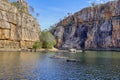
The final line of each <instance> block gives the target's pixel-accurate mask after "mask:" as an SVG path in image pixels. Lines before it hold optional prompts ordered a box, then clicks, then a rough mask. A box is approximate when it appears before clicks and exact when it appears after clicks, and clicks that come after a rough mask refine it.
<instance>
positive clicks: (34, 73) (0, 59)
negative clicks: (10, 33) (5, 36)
mask: <svg viewBox="0 0 120 80" xmlns="http://www.w3.org/2000/svg"><path fill="white" fill-rule="evenodd" d="M54 54H55V55H59V56H64V57H68V58H71V59H77V60H80V61H81V62H80V63H73V62H66V60H64V59H51V58H50V56H52V55H54ZM119 61H120V53H119V52H103V51H101V52H100V51H99V52H96V51H89V52H85V53H77V54H72V53H30V52H0V80H21V79H25V80H84V79H86V80H91V79H95V80H104V79H105V80H106V79H107V80H108V79H111V80H119V78H120V62H119Z"/></svg>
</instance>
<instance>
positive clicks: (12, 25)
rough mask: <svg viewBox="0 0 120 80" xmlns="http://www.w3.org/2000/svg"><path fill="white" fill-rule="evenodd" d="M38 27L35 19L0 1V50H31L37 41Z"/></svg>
mask: <svg viewBox="0 0 120 80" xmlns="http://www.w3.org/2000/svg"><path fill="white" fill-rule="evenodd" d="M39 32H40V26H39V24H38V22H37V20H36V19H35V18H33V17H32V16H31V15H29V14H28V13H22V12H19V11H18V10H17V8H16V7H14V6H12V5H11V4H10V3H9V0H0V48H22V49H25V48H32V45H33V43H34V42H35V41H38V40H39V35H38V34H39Z"/></svg>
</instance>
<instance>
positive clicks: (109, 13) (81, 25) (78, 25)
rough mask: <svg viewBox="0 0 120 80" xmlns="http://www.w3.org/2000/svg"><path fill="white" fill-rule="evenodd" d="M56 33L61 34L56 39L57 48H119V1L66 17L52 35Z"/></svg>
mask: <svg viewBox="0 0 120 80" xmlns="http://www.w3.org/2000/svg"><path fill="white" fill-rule="evenodd" d="M61 27H63V29H62V30H61V31H58V30H57V29H58V28H61ZM57 32H59V33H61V34H62V35H61V34H59V36H61V37H60V38H59V40H58V38H56V40H57V47H59V48H64V49H66V48H77V49H84V48H86V49H90V48H119V47H120V0H118V1H113V2H108V3H106V4H100V5H97V6H95V7H88V8H84V9H82V10H81V11H79V12H77V13H75V14H73V15H70V16H68V17H67V18H65V19H64V20H62V21H60V22H59V23H58V24H57V27H56V28H55V29H54V33H57ZM54 33H53V34H54ZM54 35H55V36H58V35H57V34H54Z"/></svg>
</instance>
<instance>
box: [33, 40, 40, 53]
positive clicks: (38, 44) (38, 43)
mask: <svg viewBox="0 0 120 80" xmlns="http://www.w3.org/2000/svg"><path fill="white" fill-rule="evenodd" d="M38 48H41V43H40V42H35V43H34V44H33V49H34V50H35V52H36V50H37V49H38Z"/></svg>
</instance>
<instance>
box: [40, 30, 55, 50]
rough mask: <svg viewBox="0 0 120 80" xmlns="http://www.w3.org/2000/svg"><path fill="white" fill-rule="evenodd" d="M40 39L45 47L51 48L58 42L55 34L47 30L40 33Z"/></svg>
mask: <svg viewBox="0 0 120 80" xmlns="http://www.w3.org/2000/svg"><path fill="white" fill-rule="evenodd" d="M40 40H41V42H42V47H43V48H47V49H51V48H53V47H54V46H55V44H56V40H55V38H54V36H53V35H52V34H51V33H50V32H49V31H47V30H44V31H42V32H41V33H40Z"/></svg>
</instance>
